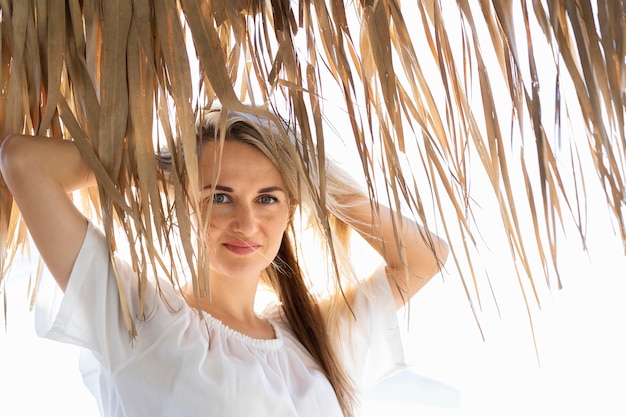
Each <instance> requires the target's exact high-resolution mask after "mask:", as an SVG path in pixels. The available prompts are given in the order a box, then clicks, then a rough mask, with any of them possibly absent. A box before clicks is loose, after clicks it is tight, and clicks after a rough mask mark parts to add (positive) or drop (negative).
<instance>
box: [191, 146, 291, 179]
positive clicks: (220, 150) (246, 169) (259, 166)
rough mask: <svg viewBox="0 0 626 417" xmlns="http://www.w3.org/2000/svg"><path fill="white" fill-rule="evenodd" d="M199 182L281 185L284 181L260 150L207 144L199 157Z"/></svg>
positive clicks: (252, 147) (250, 147)
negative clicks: (242, 182)
mask: <svg viewBox="0 0 626 417" xmlns="http://www.w3.org/2000/svg"><path fill="white" fill-rule="evenodd" d="M199 169H200V174H201V178H200V181H201V182H203V183H204V184H205V185H206V184H207V181H209V182H210V181H213V179H214V178H215V177H216V176H217V179H218V181H228V180H232V181H234V180H241V181H249V182H251V183H253V182H254V183H257V182H259V181H266V182H267V181H273V182H279V183H280V184H281V185H282V182H283V181H282V177H281V174H280V171H279V169H278V168H277V167H276V165H274V163H273V162H272V161H271V160H270V159H269V158H268V157H267V156H266V155H265V154H264V153H263V152H261V151H260V150H259V149H258V148H257V147H255V146H253V145H250V144H247V143H243V142H239V141H234V140H226V141H224V143H223V147H221V146H220V143H219V142H217V141H210V142H207V143H205V144H204V146H203V147H202V149H201V153H200V167H199Z"/></svg>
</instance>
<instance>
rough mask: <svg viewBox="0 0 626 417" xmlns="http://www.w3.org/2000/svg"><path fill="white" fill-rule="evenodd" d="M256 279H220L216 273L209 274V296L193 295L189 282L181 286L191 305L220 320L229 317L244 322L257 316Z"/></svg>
mask: <svg viewBox="0 0 626 417" xmlns="http://www.w3.org/2000/svg"><path fill="white" fill-rule="evenodd" d="M257 286H258V279H256V280H236V279H231V278H228V279H222V278H220V277H219V276H218V274H211V278H210V281H209V290H210V291H209V296H200V297H199V298H198V299H196V297H195V296H194V293H193V288H192V286H191V284H186V285H185V286H184V287H183V291H182V292H183V295H184V296H185V299H186V300H187V302H188V303H189V305H190V306H191V307H194V308H197V309H200V310H202V311H204V312H207V313H209V314H211V315H212V316H214V317H215V318H218V319H220V320H221V318H223V317H229V318H231V319H233V320H236V321H240V322H246V321H250V320H254V319H255V318H256V317H257V316H256V313H255V309H254V301H255V298H256V291H257Z"/></svg>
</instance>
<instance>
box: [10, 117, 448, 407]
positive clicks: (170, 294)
mask: <svg viewBox="0 0 626 417" xmlns="http://www.w3.org/2000/svg"><path fill="white" fill-rule="evenodd" d="M221 117H222V115H221V111H220V110H213V111H210V112H208V113H207V114H206V115H205V116H204V117H203V118H202V122H201V123H200V124H199V125H200V128H199V135H198V138H199V142H198V150H199V152H198V154H199V172H200V175H199V178H198V181H197V183H196V182H192V183H190V184H188V187H197V191H198V193H197V194H196V193H194V192H191V191H192V190H191V188H190V189H189V190H190V192H189V196H190V198H191V196H193V195H198V196H199V201H192V202H191V203H190V210H192V212H194V216H195V222H194V224H195V225H196V232H197V233H200V234H201V236H204V241H205V244H206V248H205V250H206V253H207V257H206V259H208V261H207V262H208V271H209V272H208V276H209V283H210V294H211V296H210V297H200V298H197V297H194V295H193V291H192V289H191V288H190V287H189V286H186V285H185V286H181V287H180V288H173V286H172V285H170V284H169V281H163V282H160V281H159V282H160V285H159V287H160V291H157V289H156V288H157V285H156V283H157V280H158V279H159V278H155V279H154V281H152V282H151V284H150V285H149V286H148V288H147V289H146V290H145V293H144V296H145V300H148V307H146V311H148V312H147V313H146V316H145V318H142V319H141V320H138V324H137V333H138V335H137V337H136V339H135V340H133V341H132V342H131V341H130V340H129V337H128V332H127V330H126V327H125V325H124V322H123V320H122V312H121V306H120V303H119V297H118V284H117V283H116V278H115V273H114V270H117V272H118V274H119V277H121V285H122V287H123V288H124V290H125V291H126V293H127V294H128V298H129V300H130V306H129V308H130V310H131V314H132V315H133V317H135V318H137V317H138V316H139V309H140V306H139V303H138V300H139V296H138V292H139V290H138V289H137V284H136V283H137V280H136V275H135V273H134V272H133V271H132V269H131V268H130V266H129V265H128V264H126V263H125V262H124V261H122V260H120V259H118V258H113V259H111V258H110V256H109V251H108V245H107V243H106V240H105V238H104V236H103V234H102V233H101V232H100V231H99V230H98V229H97V228H96V226H95V225H94V224H93V223H91V222H90V221H88V220H87V219H86V217H85V216H84V215H83V214H82V213H81V212H80V211H79V210H78V208H77V207H76V206H75V205H74V204H73V203H72V201H71V200H70V199H69V198H68V196H67V194H68V192H70V191H73V190H76V189H79V188H81V187H86V186H89V185H93V184H94V182H95V179H94V175H93V173H92V172H91V170H90V168H89V166H88V165H87V163H86V161H85V160H84V159H83V157H82V156H81V154H80V152H79V151H78V149H77V148H76V146H75V145H74V144H73V142H72V141H58V140H49V139H46V138H40V137H22V136H11V137H8V138H7V139H6V140H5V141H4V143H3V146H2V148H1V149H0V167H1V170H2V175H3V177H4V179H5V181H6V183H7V185H8V187H9V189H10V191H11V192H12V194H13V197H14V199H15V201H16V203H17V205H18V206H19V208H20V211H21V214H22V216H23V218H24V220H25V221H26V224H27V225H28V229H29V231H30V234H31V236H32V239H33V241H34V242H35V244H36V246H37V248H38V249H39V252H40V254H41V256H42V257H43V259H44V261H45V263H46V265H47V267H48V269H49V271H50V273H51V275H52V277H53V278H54V280H55V281H56V283H57V284H58V287H59V288H60V289H61V290H62V291H63V293H64V295H63V298H62V300H61V302H60V305H59V306H57V307H56V309H54V311H52V312H50V313H48V315H46V314H43V313H41V312H40V313H38V317H37V319H36V320H37V321H38V326H39V327H40V328H42V327H43V329H41V330H40V332H41V334H42V335H43V336H45V337H48V338H51V339H54V340H58V341H61V342H67V343H72V344H76V345H79V346H81V347H83V348H84V349H85V352H86V354H85V355H83V357H82V358H83V359H82V360H83V364H82V370H83V374H84V379H85V383H86V384H87V386H88V387H89V388H90V390H91V391H92V393H94V395H95V396H96V399H97V400H98V404H99V406H100V411H101V413H102V415H103V416H151V417H152V416H180V417H184V416H257V417H258V416H273V417H276V416H278V417H287V416H311V417H313V416H315V417H320V416H324V417H330V416H352V415H355V414H356V413H357V409H358V393H359V391H360V389H361V388H362V387H363V386H365V384H367V383H371V382H373V380H375V379H376V378H380V377H382V376H384V375H387V374H389V373H390V372H392V371H394V370H395V369H398V368H399V367H401V366H402V357H401V354H399V353H398V352H400V353H401V352H402V350H401V345H400V339H399V334H398V323H397V315H396V310H397V309H398V308H400V307H401V306H403V305H404V303H405V302H407V301H408V300H409V299H410V298H411V296H412V295H414V294H415V293H416V292H417V291H418V290H419V289H420V288H422V287H423V286H424V285H425V284H426V282H427V281H428V280H429V279H430V278H431V277H432V276H433V275H435V274H436V273H437V272H438V271H439V270H440V268H441V266H442V265H443V263H444V262H445V259H446V256H447V246H446V244H445V243H444V242H443V241H442V240H441V239H439V238H438V237H437V236H435V235H433V234H428V233H426V232H425V231H424V230H423V228H421V227H420V226H419V225H417V224H416V223H414V222H412V221H411V220H409V219H408V218H404V219H403V222H402V228H401V233H402V235H401V236H400V240H401V241H402V242H403V246H404V250H405V255H406V256H401V254H400V252H399V250H398V249H397V245H396V241H397V240H396V237H394V236H395V235H394V230H393V229H394V225H393V220H392V219H393V213H392V212H391V211H389V210H388V209H386V208H384V207H382V206H381V207H379V208H377V209H376V212H375V213H374V212H373V209H372V207H373V206H372V204H371V203H370V200H369V198H368V197H367V196H366V195H365V194H364V193H363V192H362V191H361V190H360V189H359V187H357V186H355V185H354V183H353V181H352V180H350V179H349V177H348V176H346V175H345V173H343V172H341V171H340V170H338V169H337V167H336V166H335V165H333V164H330V165H329V167H330V168H329V171H328V172H327V174H326V176H327V184H328V189H327V192H328V196H327V200H326V203H327V206H326V208H327V210H328V215H329V218H330V219H331V220H332V221H331V224H332V225H333V228H336V230H337V231H338V232H337V234H338V235H339V234H341V233H340V231H341V229H342V225H343V226H344V228H345V226H346V225H347V226H349V229H352V230H355V231H356V232H358V233H359V234H360V235H362V236H363V237H364V238H365V240H366V241H367V242H368V243H369V244H370V245H371V246H372V247H373V248H374V249H375V250H376V251H377V252H378V253H380V254H381V256H382V259H383V264H382V265H381V266H380V267H379V268H376V269H375V270H373V271H372V272H371V274H370V276H369V277H368V278H365V279H364V280H362V281H361V282H359V283H352V284H350V286H349V287H348V288H345V289H346V291H345V292H344V293H343V294H342V293H337V294H334V295H332V294H331V296H330V298H327V299H320V297H319V296H318V295H317V294H316V293H314V292H313V290H312V289H311V288H310V287H309V284H308V281H307V280H306V279H305V274H304V272H303V268H302V266H301V265H300V264H299V262H298V257H297V256H296V253H297V252H296V249H295V248H296V246H295V244H296V243H297V242H295V241H294V239H295V238H297V234H296V233H294V232H293V229H294V228H293V227H292V226H293V222H294V218H295V217H296V213H298V210H299V209H305V210H307V209H308V212H309V214H310V215H311V216H312V217H313V221H312V224H313V228H314V229H315V228H318V229H319V230H320V231H322V230H323V227H322V226H320V224H321V223H320V222H319V221H316V220H315V216H316V214H315V212H316V211H315V209H314V207H315V206H314V199H315V194H316V193H315V191H316V190H315V185H316V184H317V183H318V181H317V180H316V179H315V178H310V181H303V180H302V179H303V175H304V171H303V164H302V161H301V160H299V159H298V156H297V153H296V152H294V149H293V146H292V145H294V144H295V143H296V141H297V140H298V138H297V136H296V135H295V134H291V135H290V138H291V140H292V142H291V143H284V142H282V138H283V137H285V135H284V134H281V130H280V129H279V128H278V127H276V126H274V125H273V122H271V121H270V120H268V119H264V118H259V117H256V116H251V115H247V114H238V113H229V114H228V115H227V117H226V118H225V119H226V122H225V124H224V125H223V126H222V125H221V124H220V123H221V120H220V119H221ZM220 127H221V128H222V129H223V131H221V130H220ZM220 137H223V138H224V139H225V140H224V142H223V144H222V143H221V141H220ZM160 162H161V164H162V165H163V167H164V169H165V170H167V169H168V162H170V161H168V158H167V156H163V155H162V156H161V157H160ZM307 184H313V187H312V189H311V188H310V187H308V186H307ZM196 208H199V212H197V211H195V209H196ZM318 220H319V219H318ZM333 230H334V229H333ZM344 232H345V230H344ZM320 235H321V236H327V235H326V234H324V233H320ZM335 246H337V244H336V245H335ZM339 246H341V245H339ZM304 255H306V254H304ZM300 256H303V255H302V254H300ZM337 259H339V260H340V261H341V260H342V259H345V258H344V257H341V256H339V257H338V258H337ZM403 259H405V260H406V261H403ZM338 270H339V271H340V272H341V273H347V272H346V271H349V270H350V268H349V265H348V266H347V267H345V268H343V267H341V268H338ZM407 272H408V273H407ZM407 276H408V277H409V279H408V280H406V279H405V277H407ZM396 278H397V279H396ZM261 283H264V284H266V285H267V286H268V287H269V288H270V289H271V291H273V292H274V293H275V295H276V298H277V300H278V302H277V303H272V304H270V305H269V306H268V307H267V308H265V310H263V311H262V312H260V313H259V312H257V310H256V309H255V297H256V295H257V291H258V288H259V285H260V284H261ZM200 313H203V314H200Z"/></svg>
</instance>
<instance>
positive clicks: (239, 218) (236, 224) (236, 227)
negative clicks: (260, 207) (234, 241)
mask: <svg viewBox="0 0 626 417" xmlns="http://www.w3.org/2000/svg"><path fill="white" fill-rule="evenodd" d="M257 227H258V219H257V216H256V213H255V212H254V208H253V207H251V206H250V205H248V204H239V205H237V208H236V210H235V216H234V218H233V222H232V228H233V231H234V232H237V233H240V234H242V235H244V236H250V235H252V234H253V233H254V232H255V231H256V230H257Z"/></svg>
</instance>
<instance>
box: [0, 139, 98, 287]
mask: <svg viewBox="0 0 626 417" xmlns="http://www.w3.org/2000/svg"><path fill="white" fill-rule="evenodd" d="M0 170H1V171H2V176H3V177H4V180H5V182H6V184H7V186H8V187H9V190H10V191H11V194H12V195H13V198H14V200H15V202H16V203H17V205H18V207H19V209H20V212H21V214H22V217H23V218H24V220H25V221H26V225H27V226H28V230H29V232H30V235H31V236H32V239H33V241H34V242H35V245H36V246H37V249H38V250H39V253H40V254H41V256H42V258H43V260H44V262H45V263H46V265H47V267H48V269H49V270H50V272H51V273H52V276H53V277H54V278H55V280H56V281H57V283H58V285H59V286H60V287H61V289H62V290H63V291H65V289H66V287H67V283H68V280H69V277H70V273H71V271H72V267H73V266H74V261H75V260H76V256H77V255H78V252H79V250H80V247H81V245H82V242H83V239H84V237H85V233H86V231H87V220H86V219H85V217H84V216H83V214H82V213H81V212H80V211H79V210H78V209H77V208H76V206H75V205H74V204H73V202H72V201H71V199H70V198H69V197H68V195H67V194H68V193H69V192H71V191H73V190H76V189H79V188H83V187H86V186H88V185H93V184H95V179H94V176H93V173H92V171H91V170H90V169H89V166H88V165H87V163H86V161H85V160H84V158H83V157H82V156H81V154H80V152H79V150H78V148H77V147H76V145H75V144H74V143H73V142H71V141H68V140H55V139H50V138H44V137H31V136H22V135H11V136H9V137H7V138H6V139H5V140H4V142H3V143H2V147H0Z"/></svg>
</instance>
